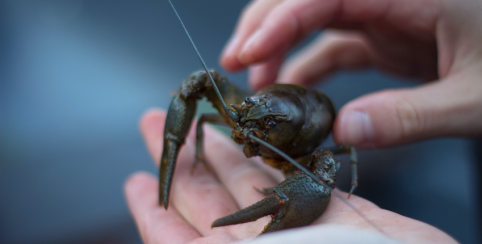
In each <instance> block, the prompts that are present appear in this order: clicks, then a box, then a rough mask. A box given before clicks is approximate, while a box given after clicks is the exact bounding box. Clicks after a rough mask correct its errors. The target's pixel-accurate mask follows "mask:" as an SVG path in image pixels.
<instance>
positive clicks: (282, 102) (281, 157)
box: [159, 7, 357, 234]
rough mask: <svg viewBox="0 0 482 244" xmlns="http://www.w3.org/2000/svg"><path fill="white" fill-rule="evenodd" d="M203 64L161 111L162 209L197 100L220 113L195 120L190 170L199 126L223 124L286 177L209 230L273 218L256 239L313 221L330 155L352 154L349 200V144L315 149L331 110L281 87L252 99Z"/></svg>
mask: <svg viewBox="0 0 482 244" xmlns="http://www.w3.org/2000/svg"><path fill="white" fill-rule="evenodd" d="M173 8H174V7H173ZM174 10H175V9H174ZM176 14H177V12H176ZM181 23H182V21H181ZM183 26H184V25H183ZM186 33H187V30H186ZM193 45H194V43H193ZM194 47H195V46H194ZM195 49H196V48H195ZM196 51H197V49H196ZM198 54H199V53H198ZM199 57H200V56H199ZM200 59H201V58H200ZM201 63H202V64H203V66H204V69H205V71H201V72H196V73H194V74H192V75H191V76H189V78H188V79H186V80H185V81H184V82H183V83H182V87H181V90H180V91H179V92H178V93H177V94H176V95H175V96H174V98H173V100H172V102H171V104H170V107H169V110H168V113H167V118H166V124H165V127H164V144H163V145H164V146H163V151H162V157H161V163H160V175H159V203H160V204H161V205H164V207H165V208H166V209H167V207H168V203H169V191H170V188H171V182H172V177H173V174H174V168H175V165H176V160H177V156H178V153H179V150H180V148H181V146H182V145H183V143H184V140H185V138H186V135H187V134H188V131H189V128H190V125H191V123H192V121H193V118H194V114H195V111H196V106H197V101H198V100H199V99H201V98H203V97H205V98H206V99H207V100H208V101H209V102H211V103H212V104H213V106H214V108H216V109H217V110H218V111H219V114H204V115H202V116H201V117H200V119H199V121H198V124H197V127H196V139H197V141H196V159H195V163H194V165H193V167H194V166H195V164H196V163H197V161H198V160H199V161H201V162H203V163H206V162H205V160H204V154H203V131H202V124H203V123H215V124H226V125H228V126H230V127H231V133H232V134H231V137H232V139H233V140H234V141H235V142H236V143H238V144H242V145H244V148H243V152H244V154H245V155H246V157H253V156H261V158H262V160H263V161H264V162H265V163H267V164H269V165H270V166H272V167H274V168H277V169H280V170H281V171H282V172H283V173H284V175H285V176H286V180H284V181H283V182H281V183H280V184H279V185H278V186H276V187H274V188H273V189H265V190H264V191H262V193H263V194H265V195H266V198H264V199H263V200H261V201H259V202H257V203H255V204H253V205H251V206H249V207H247V208H245V209H242V210H240V211H238V212H236V213H233V214H231V215H229V216H226V217H224V218H220V219H218V220H216V221H214V223H213V224H212V226H213V227H219V226H226V225H232V224H240V223H246V222H250V221H255V220H257V219H259V218H261V217H264V216H267V215H271V216H272V220H271V221H270V222H269V223H268V225H267V226H266V227H265V228H264V230H263V231H262V232H261V234H263V233H268V232H272V231H276V230H282V229H287V228H293V227H299V226H305V225H308V224H310V223H312V222H313V221H314V220H315V219H317V218H318V217H319V216H320V215H321V214H322V213H323V211H325V209H326V207H327V206H328V203H329V202H330V198H331V191H332V189H333V188H334V187H335V182H336V173H337V171H338V170H339V168H340V162H339V161H338V160H335V159H334V157H333V154H338V153H351V172H352V184H351V185H352V187H351V190H350V194H351V193H352V192H353V191H354V190H355V188H356V187H357V173H356V172H357V160H356V153H355V150H354V149H353V148H352V147H350V146H336V147H333V148H328V149H320V150H317V147H318V146H319V145H320V144H321V142H322V141H323V140H324V139H325V138H326V137H327V136H328V134H329V133H330V131H331V128H332V125H333V121H334V119H335V110H334V108H333V105H332V103H331V101H330V99H329V98H328V97H327V96H326V95H324V94H323V93H321V92H319V91H316V90H311V89H308V88H304V87H301V86H297V85H287V84H278V85H272V86H269V87H266V88H264V89H262V90H260V91H258V92H257V93H256V94H254V95H252V94H250V93H248V92H246V91H244V90H242V89H240V88H238V87H236V86H235V85H233V84H231V83H230V82H229V81H228V80H227V79H226V78H225V77H223V76H221V75H220V74H219V73H218V72H216V71H210V72H208V71H207V68H206V65H205V64H204V62H203V61H202V59H201ZM226 104H231V106H230V107H229V108H228V107H227V106H226ZM293 159H294V160H293Z"/></svg>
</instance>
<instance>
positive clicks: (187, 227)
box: [125, 110, 455, 244]
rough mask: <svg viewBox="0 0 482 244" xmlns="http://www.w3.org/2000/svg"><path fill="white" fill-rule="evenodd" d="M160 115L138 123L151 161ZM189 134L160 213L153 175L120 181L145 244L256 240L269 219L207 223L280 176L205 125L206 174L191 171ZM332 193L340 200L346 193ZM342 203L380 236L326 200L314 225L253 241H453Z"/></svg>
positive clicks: (358, 201)
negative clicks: (224, 224)
mask: <svg viewBox="0 0 482 244" xmlns="http://www.w3.org/2000/svg"><path fill="white" fill-rule="evenodd" d="M165 119H166V114H165V112H164V111H160V110H151V111H149V112H147V113H146V114H145V115H144V116H143V118H142V120H141V123H140V127H141V131H142V134H143V136H144V140H145V142H146V144H147V148H148V150H149V152H150V154H151V156H152V157H153V158H154V161H155V162H156V164H158V163H159V158H160V155H161V148H162V138H163V135H162V131H163V129H164V121H165ZM193 131H194V130H193V129H191V133H190V134H189V136H188V138H187V139H186V143H185V145H184V146H183V148H182V149H181V152H180V154H179V158H178V161H177V165H176V171H175V173H174V177H173V183H172V189H171V200H170V201H171V202H170V203H169V209H168V210H167V211H166V210H165V209H164V208H163V207H161V206H159V204H158V195H157V194H158V180H157V178H156V177H154V176H152V175H150V174H147V173H142V172H141V173H136V174H134V175H132V176H131V177H130V178H129V179H128V181H127V182H126V185H125V194H126V197H127V202H128V205H129V209H130V210H131V213H132V215H133V216H134V219H135V221H136V224H137V227H138V229H139V232H140V234H141V237H142V239H143V241H144V243H149V244H152V243H229V242H234V241H238V240H245V239H249V238H253V237H255V236H256V235H258V234H259V233H260V232H261V230H262V229H263V226H264V225H266V224H267V223H268V221H269V217H264V218H262V219H259V220H258V221H255V222H251V223H246V224H240V225H232V226H227V227H220V228H213V229H212V228H211V223H212V222H213V221H214V220H215V219H218V218H220V217H224V216H226V215H228V214H231V213H233V212H235V211H237V210H239V209H240V208H244V207H247V206H249V205H251V204H253V203H255V202H257V201H259V200H261V199H262V198H263V197H264V196H263V195H261V194H259V193H257V192H256V191H255V190H254V189H253V186H254V187H257V188H263V187H272V186H275V185H277V184H278V183H279V182H280V181H281V180H282V179H283V176H282V175H281V174H280V172H279V171H276V170H274V169H271V168H269V167H268V166H266V165H265V164H263V163H261V162H260V161H259V160H258V159H247V158H246V157H245V156H244V154H243V153H242V151H241V150H240V149H239V147H238V146H237V145H236V144H235V143H234V142H233V141H232V140H230V139H228V138H226V137H224V136H223V135H221V134H220V133H218V132H216V131H215V130H213V129H211V128H210V127H205V153H206V158H207V161H208V164H209V166H210V168H211V172H208V171H206V169H205V168H203V167H202V166H199V167H198V168H196V170H195V171H194V174H193V175H190V167H191V164H192V163H193V161H194V140H195V136H194V133H192V132H193ZM335 191H337V192H338V194H339V195H341V196H342V197H344V198H346V197H347V194H346V193H344V192H340V191H338V190H335ZM349 201H350V203H351V204H352V205H354V206H355V207H356V208H357V209H358V210H359V211H360V212H362V213H363V214H364V215H366V216H367V217H368V219H370V220H371V221H372V222H373V223H374V224H375V225H377V226H378V227H379V228H381V229H382V230H383V231H384V232H385V234H381V233H380V232H377V231H376V230H375V229H374V228H373V227H371V226H370V224H369V223H367V222H366V221H365V220H364V219H362V218H361V217H360V216H359V215H358V214H357V213H356V212H354V211H353V210H352V209H350V208H349V207H348V206H347V205H346V204H345V203H343V202H342V201H341V200H340V199H338V198H336V197H332V199H331V202H330V204H329V205H328V208H327V209H326V210H325V212H324V213H323V214H322V215H321V217H319V218H318V219H317V220H316V221H315V222H314V223H313V225H314V226H313V227H311V228H308V229H305V228H299V229H293V230H289V231H281V232H279V233H274V234H267V235H265V236H262V237H260V238H256V239H255V241H254V243H271V242H274V241H276V243H288V242H289V241H292V240H293V238H296V240H297V241H295V242H296V243H314V242H315V241H316V242H317V243H318V242H319V241H321V240H323V241H324V243H340V242H341V243H346V242H347V241H350V242H354V240H356V243H373V242H374V241H378V242H381V241H384V243H391V242H396V241H402V242H409V243H418V242H423V243H430V242H433V243H455V241H454V240H453V239H452V238H450V236H448V235H447V234H445V233H443V232H442V231H440V230H438V229H436V228H435V227H432V226H430V225H427V224H425V223H422V222H419V221H416V220H413V219H409V218H406V217H404V216H401V215H398V214H396V213H393V212H390V211H387V210H383V209H380V208H379V207H377V206H376V205H375V204H373V203H371V202H369V201H367V200H365V199H363V198H360V197H357V196H352V197H350V199H349ZM315 237H316V238H315ZM344 241H345V242H344ZM291 243H293V242H291Z"/></svg>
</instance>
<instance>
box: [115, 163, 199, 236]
mask: <svg viewBox="0 0 482 244" xmlns="http://www.w3.org/2000/svg"><path fill="white" fill-rule="evenodd" d="M157 187H158V185H157V179H156V178H155V177H153V176H152V175H150V174H148V173H143V172H140V173H136V174H134V175H132V176H130V177H129V179H128V180H127V181H126V183H125V187H124V192H125V195H126V198H127V204H128V206H129V209H130V211H131V213H132V215H133V217H134V220H135V221H136V224H137V227H138V228H139V233H140V235H141V237H142V240H143V242H144V243H148V244H149V243H151V244H152V243H156V244H161V243H187V242H189V241H191V240H193V239H195V238H198V237H199V234H198V233H197V232H196V230H195V229H193V228H192V226H190V225H189V224H188V223H187V222H186V221H184V220H183V219H182V217H181V216H180V215H179V214H178V213H177V212H176V210H175V208H173V207H171V208H170V209H169V210H168V211H166V210H164V209H163V208H161V207H159V205H158V204H157V192H158V191H157Z"/></svg>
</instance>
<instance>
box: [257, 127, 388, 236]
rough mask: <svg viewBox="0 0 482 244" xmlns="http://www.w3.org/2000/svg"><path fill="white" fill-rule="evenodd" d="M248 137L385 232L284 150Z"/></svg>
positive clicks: (377, 228) (374, 226)
mask: <svg viewBox="0 0 482 244" xmlns="http://www.w3.org/2000/svg"><path fill="white" fill-rule="evenodd" d="M249 138H251V139H253V140H255V141H257V142H259V143H260V144H262V145H263V146H265V147H267V148H269V149H271V150H273V151H274V152H275V153H277V154H279V155H280V156H282V157H283V158H285V159H286V160H288V162H290V163H292V164H293V165H294V166H296V167H297V168H298V169H300V170H301V171H303V173H305V174H306V175H308V176H309V177H311V178H312V179H313V180H314V181H315V182H318V183H319V184H321V185H323V186H324V187H325V188H326V189H328V190H329V191H330V192H331V193H332V194H333V195H335V197H338V198H339V199H340V200H341V201H342V202H343V203H345V204H346V205H348V207H350V208H351V209H353V211H355V212H356V213H357V214H358V215H360V217H362V219H364V220H365V221H366V222H368V223H369V224H370V225H371V226H372V227H373V228H375V229H376V230H378V231H380V232H381V233H383V234H385V232H383V230H382V229H380V227H378V226H377V225H375V224H374V223H373V222H372V221H370V219H368V217H367V216H365V215H364V214H363V213H362V212H360V210H358V209H357V208H355V206H353V205H352V204H351V203H350V202H349V201H347V200H346V199H345V198H343V197H342V196H341V195H340V194H339V193H338V192H336V191H333V190H332V189H331V187H330V186H328V185H327V184H326V183H325V182H323V181H321V180H320V179H318V177H316V176H315V175H314V174H313V173H311V172H310V171H309V170H307V169H306V168H305V167H303V166H301V165H300V164H299V163H298V162H296V161H295V160H294V159H292V158H291V157H290V156H288V155H286V154H285V153H284V152H282V151H281V150H279V149H278V148H276V147H274V146H272V145H270V144H269V143H267V142H265V141H263V140H261V139H259V138H258V137H256V136H254V135H251V134H250V135H249Z"/></svg>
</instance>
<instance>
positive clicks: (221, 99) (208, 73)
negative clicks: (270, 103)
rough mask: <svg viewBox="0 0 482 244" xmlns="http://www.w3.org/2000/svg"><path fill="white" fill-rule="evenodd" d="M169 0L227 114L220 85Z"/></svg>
mask: <svg viewBox="0 0 482 244" xmlns="http://www.w3.org/2000/svg"><path fill="white" fill-rule="evenodd" d="M168 1H169V3H170V4H171V7H172V9H173V10H174V13H176V16H177V18H178V19H179V22H181V25H182V28H184V31H185V32H186V34H187V37H188V38H189V40H190V41H191V43H192V46H193V47H194V51H196V53H197V57H198V58H199V61H201V64H202V65H203V68H204V70H205V71H206V74H207V75H208V76H209V79H210V80H211V83H212V84H213V87H214V90H215V91H216V94H217V95H218V98H219V100H220V101H221V105H222V106H223V109H224V112H226V114H228V107H227V106H226V103H224V100H223V97H222V96H221V93H220V92H219V89H218V86H217V85H216V82H214V79H213V77H212V76H211V73H210V72H209V70H208V67H207V66H206V64H205V63H204V60H203V59H202V58H201V54H200V53H199V51H198V50H197V48H196V45H195V44H194V41H193V40H192V38H191V35H189V32H188V31H187V29H186V26H184V23H183V22H182V20H181V17H180V16H179V14H178V13H177V11H176V8H174V5H173V4H172V2H171V0H168Z"/></svg>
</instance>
